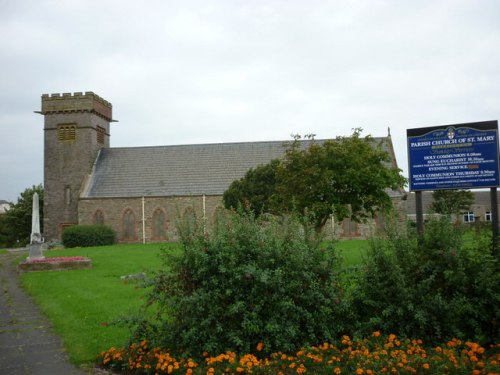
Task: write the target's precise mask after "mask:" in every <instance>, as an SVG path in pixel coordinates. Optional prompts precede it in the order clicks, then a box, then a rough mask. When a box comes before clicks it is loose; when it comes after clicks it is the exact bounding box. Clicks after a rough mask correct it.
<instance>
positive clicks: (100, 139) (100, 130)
mask: <svg viewBox="0 0 500 375" xmlns="http://www.w3.org/2000/svg"><path fill="white" fill-rule="evenodd" d="M96 131H97V143H99V144H104V136H105V135H106V129H104V128H103V127H101V126H98V127H97V128H96Z"/></svg>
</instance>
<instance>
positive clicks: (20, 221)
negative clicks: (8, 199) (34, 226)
mask: <svg viewBox="0 0 500 375" xmlns="http://www.w3.org/2000/svg"><path fill="white" fill-rule="evenodd" d="M35 192H36V193H38V198H39V203H40V230H41V232H42V233H43V210H42V207H43V186H42V185H41V184H39V185H37V186H35V185H33V186H32V187H31V188H27V189H26V190H24V191H23V192H22V193H21V195H20V196H19V198H18V199H17V203H14V204H12V205H11V206H10V209H9V210H8V211H7V212H6V213H5V217H4V224H5V229H6V233H7V238H8V239H7V242H8V244H9V245H10V246H17V245H19V246H24V245H26V244H28V243H29V242H30V235H31V217H32V210H33V194H34V193H35Z"/></svg>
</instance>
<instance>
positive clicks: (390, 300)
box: [352, 219, 500, 343]
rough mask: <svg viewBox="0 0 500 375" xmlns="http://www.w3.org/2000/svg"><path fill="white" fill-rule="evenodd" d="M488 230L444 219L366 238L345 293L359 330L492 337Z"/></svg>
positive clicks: (495, 327)
mask: <svg viewBox="0 0 500 375" xmlns="http://www.w3.org/2000/svg"><path fill="white" fill-rule="evenodd" d="M490 244H491V235H487V234H482V233H472V232H471V231H469V232H468V233H467V235H466V236H465V235H464V231H463V228H460V227H457V226H454V225H453V224H452V223H450V221H449V220H447V219H441V220H433V221H431V222H429V223H427V225H426V228H425V235H424V236H423V238H420V239H419V238H418V236H417V235H416V233H414V232H412V231H410V232H408V234H405V233H399V234H397V233H393V234H391V235H390V236H389V239H388V240H387V241H386V240H378V241H373V243H372V247H371V250H370V252H369V254H368V257H367V261H366V263H365V265H364V267H363V268H362V271H361V272H360V275H359V279H358V280H357V284H356V287H355V288H354V291H353V300H352V305H353V311H354V312H355V313H357V315H358V319H357V321H358V324H357V327H356V329H357V330H358V332H360V333H369V332H372V331H375V330H379V329H380V330H382V331H384V332H393V333H396V334H401V335H405V336H408V337H423V338H425V339H427V340H433V341H439V340H443V339H447V338H451V337H458V338H464V339H469V340H470V339H475V340H478V341H479V342H483V343H484V342H498V341H499V339H500V334H499V328H500V326H499V323H500V322H499V321H498V317H499V316H500V288H499V286H500V272H499V271H500V270H499V266H498V261H497V259H496V258H495V257H494V256H493V255H492V252H491V246H490Z"/></svg>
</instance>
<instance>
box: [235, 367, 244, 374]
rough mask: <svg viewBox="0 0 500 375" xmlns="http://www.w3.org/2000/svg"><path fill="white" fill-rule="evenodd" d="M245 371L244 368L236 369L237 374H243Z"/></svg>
mask: <svg viewBox="0 0 500 375" xmlns="http://www.w3.org/2000/svg"><path fill="white" fill-rule="evenodd" d="M243 371H245V369H244V368H243V367H236V372H240V373H241V372H243Z"/></svg>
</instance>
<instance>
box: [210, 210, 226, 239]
mask: <svg viewBox="0 0 500 375" xmlns="http://www.w3.org/2000/svg"><path fill="white" fill-rule="evenodd" d="M225 224H226V210H225V209H224V207H221V206H218V207H217V208H216V209H215V210H214V214H213V226H212V227H213V230H214V232H215V233H219V232H220V231H221V230H223V228H224V225H225Z"/></svg>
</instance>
